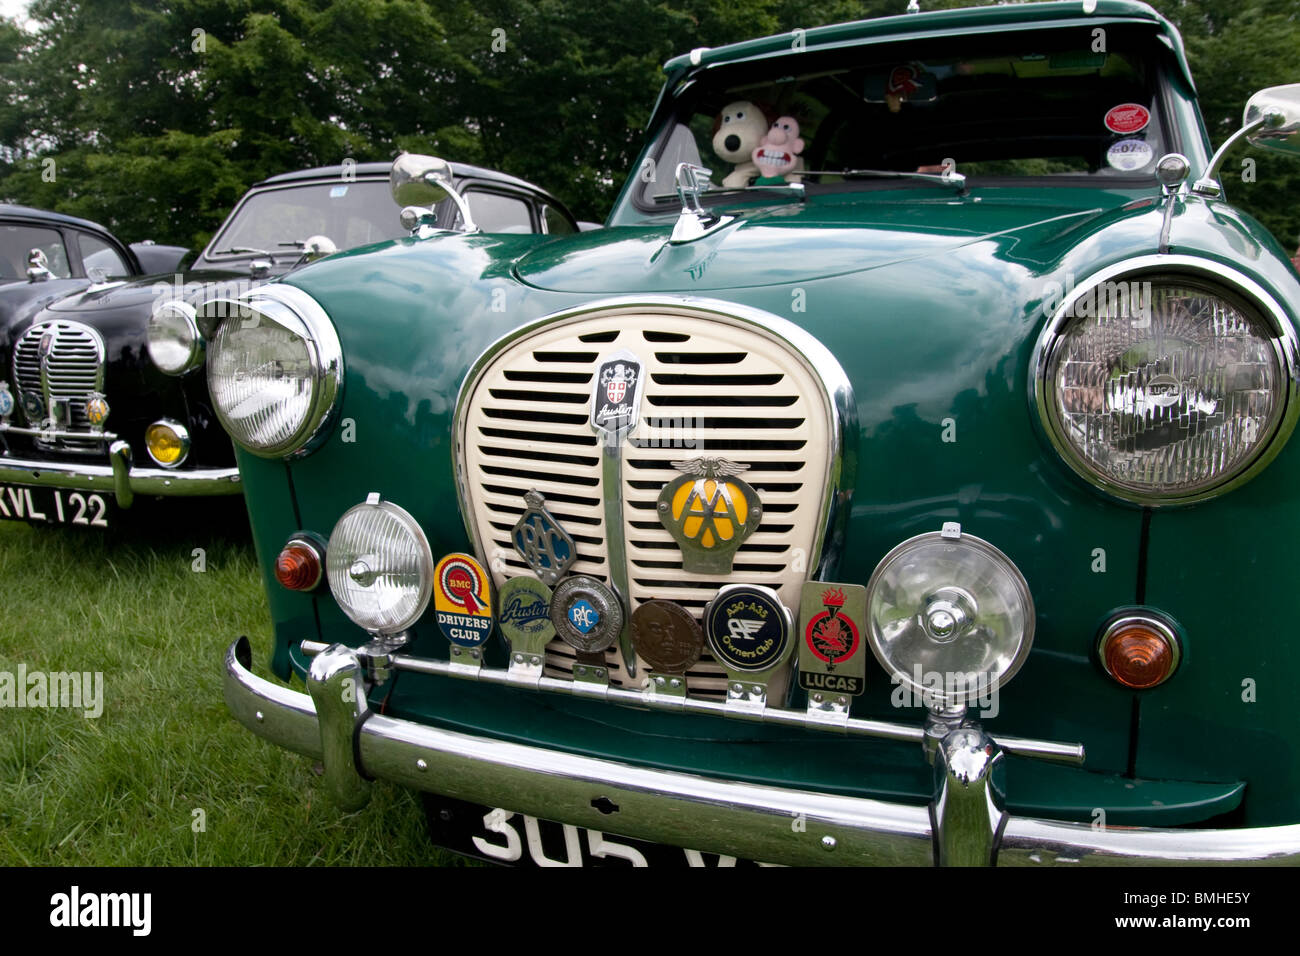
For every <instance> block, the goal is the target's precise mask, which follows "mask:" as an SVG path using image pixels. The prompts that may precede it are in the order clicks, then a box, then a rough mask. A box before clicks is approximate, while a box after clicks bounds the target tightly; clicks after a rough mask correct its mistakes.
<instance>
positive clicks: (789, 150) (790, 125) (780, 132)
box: [752, 116, 804, 186]
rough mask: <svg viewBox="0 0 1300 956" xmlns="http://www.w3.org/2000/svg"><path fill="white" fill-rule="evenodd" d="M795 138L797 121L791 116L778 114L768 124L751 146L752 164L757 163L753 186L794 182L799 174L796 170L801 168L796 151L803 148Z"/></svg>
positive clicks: (801, 164) (796, 137)
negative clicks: (758, 139) (755, 144)
mask: <svg viewBox="0 0 1300 956" xmlns="http://www.w3.org/2000/svg"><path fill="white" fill-rule="evenodd" d="M803 146H804V143H803V140H802V139H800V138H799V121H798V120H796V119H795V118H794V117H793V116H778V117H777V118H776V120H775V121H774V122H773V123H772V125H771V126H769V127H768V130H767V133H766V134H765V135H764V136H763V141H762V142H761V143H759V144H758V145H757V146H755V147H754V152H753V157H752V158H753V160H754V165H755V166H757V167H758V173H759V176H758V179H757V180H756V181H755V183H754V185H755V186H779V185H781V184H783V183H797V182H799V181H800V180H801V179H802V178H803V177H801V176H799V175H798V173H797V171H798V170H799V169H802V168H803V160H802V159H800V158H799V154H800V153H802V152H803Z"/></svg>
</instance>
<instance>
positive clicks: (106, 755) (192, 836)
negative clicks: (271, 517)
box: [0, 501, 459, 866]
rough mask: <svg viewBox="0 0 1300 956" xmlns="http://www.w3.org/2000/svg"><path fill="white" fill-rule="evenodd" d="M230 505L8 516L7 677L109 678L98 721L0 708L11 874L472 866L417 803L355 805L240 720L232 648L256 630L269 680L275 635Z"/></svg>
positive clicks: (2, 570)
mask: <svg viewBox="0 0 1300 956" xmlns="http://www.w3.org/2000/svg"><path fill="white" fill-rule="evenodd" d="M226 504H230V505H234V506H235V507H233V508H226V507H225V506H224V505H223V507H222V509H221V510H220V511H219V512H217V517H216V518H215V519H214V518H212V517H211V516H210V515H208V514H205V512H206V511H207V510H208V509H206V508H205V509H199V508H196V507H194V506H190V507H189V508H186V509H184V510H182V509H181V508H180V507H177V506H176V503H175V502H168V503H162V504H157V505H153V504H151V503H145V507H139V506H137V509H132V511H131V512H128V513H125V514H124V515H119V516H118V517H119V521H120V523H121V527H120V528H117V529H114V530H112V531H110V532H108V533H102V532H96V533H89V532H87V531H85V530H82V531H79V532H77V531H73V530H69V529H62V528H51V527H40V528H33V527H28V526H27V525H25V524H21V523H15V522H0V672H9V673H11V674H16V672H17V670H18V667H19V665H20V664H25V665H26V669H27V672H28V673H32V672H36V671H41V672H56V671H78V672H87V671H89V672H95V671H100V672H102V673H103V681H104V684H103V687H104V690H103V701H104V706H103V713H102V715H100V716H99V717H98V718H94V719H90V718H87V717H86V716H85V714H84V712H83V711H81V710H69V709H58V708H46V709H16V708H9V707H5V708H0V866H3V865H69V866H73V865H75V866H116V865H128V864H129V865H209V864H212V865H278V866H308V865H318V864H327V865H339V864H346V865H367V864H373V865H382V864H444V863H451V862H455V861H458V860H459V858H457V857H453V856H451V855H450V854H444V853H442V852H441V851H438V850H436V849H434V848H433V847H432V846H431V845H430V844H429V842H428V838H427V836H426V834H425V830H424V818H423V811H422V809H421V806H420V801H419V799H418V797H417V796H416V795H415V794H413V793H409V792H407V791H404V790H401V789H398V788H395V787H391V786H387V785H383V784H378V785H376V787H375V790H374V798H373V799H372V800H371V803H370V805H369V806H368V807H367V808H366V809H365V810H362V811H361V812H359V813H353V814H344V813H341V812H339V811H338V810H337V809H335V808H334V807H333V806H332V805H331V804H330V803H329V801H328V798H327V797H326V796H325V793H324V791H323V788H322V783H321V779H320V777H319V776H318V774H317V772H316V770H315V768H313V766H312V763H311V761H309V760H308V759H307V758H304V757H300V756H298V755H296V754H291V753H288V752H285V751H282V750H279V749H277V748H275V747H273V746H272V745H270V744H268V743H265V742H263V741H261V740H259V739H257V738H255V737H254V736H253V735H252V734H250V733H248V732H247V731H246V730H244V729H243V728H242V727H241V726H239V725H238V724H236V723H235V722H234V720H233V719H232V718H230V717H229V716H228V715H227V713H226V708H225V704H224V702H223V701H222V697H221V659H222V654H223V651H224V650H225V648H226V646H227V645H228V644H229V642H230V641H231V640H232V639H233V638H234V637H236V636H237V635H239V634H247V635H248V636H249V638H250V639H251V640H252V642H253V649H254V662H255V665H256V666H257V667H258V669H259V672H260V673H262V674H266V673H267V671H266V667H265V663H266V661H267V659H268V656H269V651H270V639H271V625H270V618H269V615H268V612H267V606H266V599H265V596H264V594H263V592H262V584H261V579H260V577H259V575H258V572H257V563H256V557H255V555H254V551H253V546H252V544H251V542H250V540H249V537H248V532H247V525H246V519H244V518H243V515H242V506H240V505H239V502H238V501H235V502H227V503H226ZM204 517H206V518H207V520H206V521H204V522H203V523H202V524H200V522H199V520H198V519H200V518H204ZM195 548H201V549H203V552H204V555H203V556H204V560H205V562H206V570H203V571H201V572H199V571H196V570H194V562H195V556H194V549H195ZM196 810H201V811H202V814H201V815H200V814H196V813H195V811H196ZM200 821H201V822H202V823H203V829H202V830H201V832H196V830H197V826H198V823H199V822H200Z"/></svg>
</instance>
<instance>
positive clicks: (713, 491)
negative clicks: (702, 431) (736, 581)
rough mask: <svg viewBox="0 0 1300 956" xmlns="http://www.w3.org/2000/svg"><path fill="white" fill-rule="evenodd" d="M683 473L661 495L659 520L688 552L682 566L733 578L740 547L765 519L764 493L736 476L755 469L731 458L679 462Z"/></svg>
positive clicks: (677, 463)
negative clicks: (734, 563)
mask: <svg viewBox="0 0 1300 956" xmlns="http://www.w3.org/2000/svg"><path fill="white" fill-rule="evenodd" d="M673 467H674V468H676V469H677V470H678V471H680V472H682V474H681V476H680V477H677V478H674V479H673V480H672V481H670V482H668V484H666V485H665V486H664V490H663V491H661V492H659V505H658V508H659V521H660V522H661V523H662V524H663V526H664V527H665V528H667V529H668V533H669V534H671V535H672V536H673V539H674V540H675V541H676V542H677V544H678V546H679V547H680V548H681V549H682V567H683V569H684V570H686V571H690V572H699V573H702V574H730V573H731V565H732V562H733V560H734V559H735V556H736V549H737V548H739V547H740V545H741V543H742V542H743V541H744V540H745V539H746V538H748V537H749V536H750V535H751V534H753V533H754V531H755V530H756V529H757V528H758V526H759V524H760V523H761V522H762V520H763V503H762V501H760V500H759V497H758V492H756V491H755V490H754V489H753V488H751V487H750V486H749V485H748V484H747V483H746V482H744V481H742V480H740V479H739V478H737V477H736V476H737V475H739V474H740V473H741V472H742V471H747V470H748V469H749V466H748V465H738V464H736V463H734V462H730V461H727V459H725V458H694V459H691V460H690V461H675V462H673Z"/></svg>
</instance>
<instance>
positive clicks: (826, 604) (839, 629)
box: [799, 581, 867, 697]
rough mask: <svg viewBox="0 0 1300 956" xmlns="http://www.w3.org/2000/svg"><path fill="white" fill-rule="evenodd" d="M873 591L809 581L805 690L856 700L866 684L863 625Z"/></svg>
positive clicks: (802, 669)
mask: <svg viewBox="0 0 1300 956" xmlns="http://www.w3.org/2000/svg"><path fill="white" fill-rule="evenodd" d="M866 617H867V589H866V588H864V587H863V586H862V585H860V584H828V583H826V582H825V581H808V582H806V583H805V584H804V586H803V593H802V594H801V595H800V601H799V633H800V636H801V637H802V640H800V642H799V686H800V687H802V688H803V689H804V690H807V691H810V692H812V693H817V694H835V695H845V694H847V695H848V696H850V697H856V696H858V695H859V694H861V693H862V691H863V688H864V687H865V685H866V676H867V657H866V654H865V652H864V651H863V642H862V623H863V621H865V620H866Z"/></svg>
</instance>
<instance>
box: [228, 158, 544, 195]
mask: <svg viewBox="0 0 1300 956" xmlns="http://www.w3.org/2000/svg"><path fill="white" fill-rule="evenodd" d="M392 167H393V164H392V163H391V162H388V163H357V164H356V165H355V166H349V168H348V172H349V174H355V175H357V176H362V177H365V178H366V179H371V178H380V177H384V178H386V177H387V176H388V171H389V170H390V169H392ZM343 171H344V168H343V166H342V164H340V165H337V166H317V167H316V168H315V169H299V170H297V171H295V172H292V173H280V174H279V175H278V176H271V177H270V178H269V179H264V180H262V181H261V182H260V183H255V184H254V187H253V188H257V187H258V186H273V185H278V184H281V183H292V182H303V181H305V180H310V179H334V180H337V179H339V178H340V177H341V176H342V175H343ZM451 172H452V175H453V176H455V177H456V178H457V179H486V180H491V181H493V182H498V183H501V184H502V185H509V186H518V187H520V188H523V189H528V190H530V191H532V192H539V193H542V194H544V195H549V193H547V192H546V190H545V189H542V188H541V187H539V186H536V185H534V184H533V183H530V182H528V181H526V180H523V179H519V178H518V177H517V176H511V175H509V174H508V173H503V172H499V171H498V170H495V169H486V168H484V167H482V166H473V165H471V164H469V163H452V164H451Z"/></svg>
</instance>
